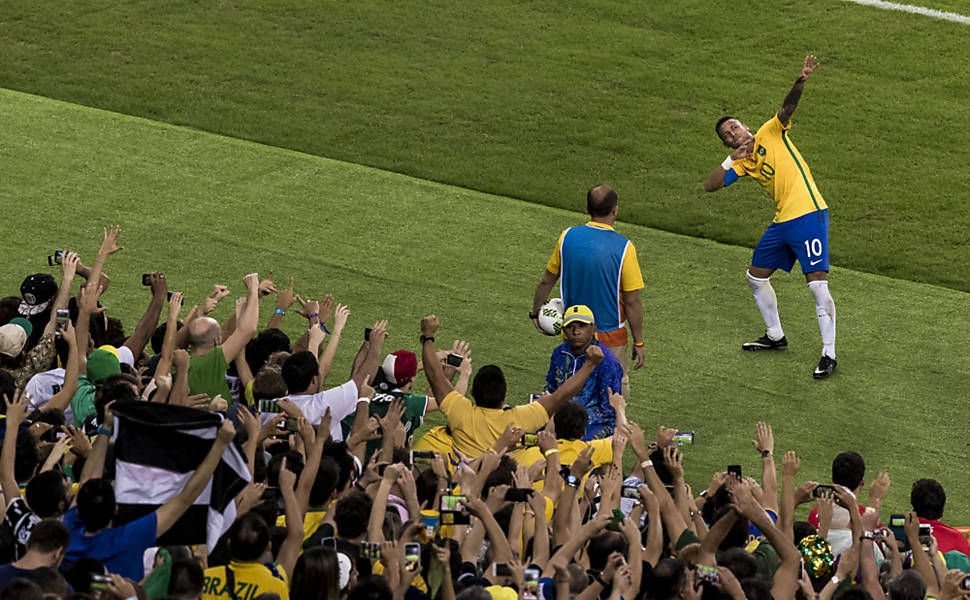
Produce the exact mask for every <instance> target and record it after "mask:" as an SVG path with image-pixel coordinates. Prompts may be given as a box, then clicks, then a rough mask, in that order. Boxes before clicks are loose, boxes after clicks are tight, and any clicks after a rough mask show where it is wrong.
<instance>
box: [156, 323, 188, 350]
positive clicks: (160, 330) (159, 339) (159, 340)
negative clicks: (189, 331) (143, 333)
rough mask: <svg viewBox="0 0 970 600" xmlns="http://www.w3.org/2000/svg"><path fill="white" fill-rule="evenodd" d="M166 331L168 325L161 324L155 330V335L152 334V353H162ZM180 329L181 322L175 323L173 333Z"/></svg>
mask: <svg viewBox="0 0 970 600" xmlns="http://www.w3.org/2000/svg"><path fill="white" fill-rule="evenodd" d="M167 329H168V323H162V324H161V325H159V326H158V327H156V328H155V333H153V334H152V353H153V354H158V353H159V352H161V351H162V344H163V343H164V342H165V331H166V330H167ZM179 329H182V322H181V321H176V322H175V331H178V330H179Z"/></svg>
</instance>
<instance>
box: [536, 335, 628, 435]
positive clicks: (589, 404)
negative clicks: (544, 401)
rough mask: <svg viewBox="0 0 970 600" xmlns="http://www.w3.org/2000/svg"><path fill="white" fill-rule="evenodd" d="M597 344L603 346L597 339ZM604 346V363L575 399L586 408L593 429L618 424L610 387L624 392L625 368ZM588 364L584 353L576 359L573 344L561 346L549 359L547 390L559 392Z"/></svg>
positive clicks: (596, 369)
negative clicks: (561, 387) (568, 380)
mask: <svg viewBox="0 0 970 600" xmlns="http://www.w3.org/2000/svg"><path fill="white" fill-rule="evenodd" d="M593 343H594V344H596V345H599V343H598V342H596V341H595V340H594V341H593ZM600 347H601V348H602V349H603V362H601V363H600V364H599V365H597V367H596V368H595V369H593V374H592V375H590V376H589V379H587V380H586V385H584V386H583V389H582V390H581V391H580V392H579V393H578V394H576V395H575V396H574V397H573V399H572V401H573V402H579V403H580V404H582V405H583V406H584V407H586V412H587V413H588V414H589V424H590V425H591V426H592V425H610V426H613V425H615V424H616V412H615V411H614V410H613V407H612V406H610V393H609V391H608V390H607V388H612V389H613V391H614V392H617V393H620V392H621V386H622V381H623V367H622V366H620V361H619V360H617V358H616V356H615V355H614V354H613V352H612V351H611V350H610V349H609V348H606V347H605V346H600ZM585 362H586V354H585V353H583V354H582V355H581V356H578V357H576V356H573V353H572V350H571V348H570V346H569V342H563V343H562V344H560V345H559V346H557V347H556V349H555V350H553V352H552V358H551V359H550V360H549V372H548V373H546V391H547V392H554V391H556V389H558V388H559V386H561V385H562V384H563V383H565V382H566V380H567V379H569V378H570V377H571V376H572V375H573V374H574V373H575V372H576V371H578V370H579V368H580V367H582V366H583V363H585Z"/></svg>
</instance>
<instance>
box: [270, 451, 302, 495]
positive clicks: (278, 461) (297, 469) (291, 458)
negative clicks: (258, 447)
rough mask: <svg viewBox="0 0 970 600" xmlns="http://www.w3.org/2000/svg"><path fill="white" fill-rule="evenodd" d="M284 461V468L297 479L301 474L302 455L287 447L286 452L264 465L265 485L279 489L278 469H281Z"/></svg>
mask: <svg viewBox="0 0 970 600" xmlns="http://www.w3.org/2000/svg"><path fill="white" fill-rule="evenodd" d="M284 460H285V461H286V468H288V469H289V470H290V471H293V473H294V474H295V475H296V477H297V479H299V478H300V475H301V474H302V473H303V467H304V466H305V465H304V464H303V455H302V454H300V453H299V452H297V451H296V450H292V449H290V448H289V447H287V449H286V450H284V451H283V452H280V453H279V454H277V455H275V456H274V457H273V458H271V459H269V464H267V465H266V483H267V484H268V485H269V486H270V487H280V469H282V468H283V461H284Z"/></svg>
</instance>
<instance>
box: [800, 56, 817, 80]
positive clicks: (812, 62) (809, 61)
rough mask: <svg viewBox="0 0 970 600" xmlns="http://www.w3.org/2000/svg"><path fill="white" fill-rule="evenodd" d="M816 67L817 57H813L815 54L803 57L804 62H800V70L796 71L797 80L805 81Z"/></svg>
mask: <svg viewBox="0 0 970 600" xmlns="http://www.w3.org/2000/svg"><path fill="white" fill-rule="evenodd" d="M817 68H818V59H817V58H815V55H813V54H809V55H808V56H806V57H805V62H804V63H802V70H801V71H799V72H798V81H805V80H806V79H808V78H809V77H810V76H811V75H812V73H814V72H815V69H817Z"/></svg>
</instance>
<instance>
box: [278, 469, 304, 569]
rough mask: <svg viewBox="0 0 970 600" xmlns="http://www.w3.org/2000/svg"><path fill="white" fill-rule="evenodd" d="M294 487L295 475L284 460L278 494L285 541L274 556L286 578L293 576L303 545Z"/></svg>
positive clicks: (301, 523) (301, 515)
mask: <svg viewBox="0 0 970 600" xmlns="http://www.w3.org/2000/svg"><path fill="white" fill-rule="evenodd" d="M294 485H296V474H295V473H293V471H291V470H289V469H288V468H287V466H286V459H284V460H283V465H282V467H281V468H280V493H281V494H282V496H283V510H284V511H285V513H286V539H285V540H283V545H282V546H280V551H279V554H277V555H276V562H277V563H279V565H280V568H282V569H283V571H284V572H285V573H286V574H287V576H290V575H292V574H293V567H294V566H296V559H297V558H299V556H300V551H301V550H302V545H303V519H304V514H303V510H302V509H301V507H300V505H299V502H298V501H297V499H296V494H295V493H294V491H293V486H294Z"/></svg>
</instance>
